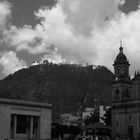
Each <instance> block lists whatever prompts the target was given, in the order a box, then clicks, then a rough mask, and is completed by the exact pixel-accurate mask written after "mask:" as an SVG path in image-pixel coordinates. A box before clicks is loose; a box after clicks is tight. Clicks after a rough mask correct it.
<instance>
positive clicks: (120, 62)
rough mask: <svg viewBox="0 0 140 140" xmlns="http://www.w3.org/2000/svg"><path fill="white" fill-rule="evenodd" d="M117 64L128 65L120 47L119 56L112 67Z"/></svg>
mask: <svg viewBox="0 0 140 140" xmlns="http://www.w3.org/2000/svg"><path fill="white" fill-rule="evenodd" d="M117 64H127V65H129V62H128V60H127V57H126V56H125V54H124V53H123V48H122V47H120V52H119V54H118V55H117V57H116V59H115V61H114V65H117Z"/></svg>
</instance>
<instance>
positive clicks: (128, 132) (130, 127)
mask: <svg viewBox="0 0 140 140" xmlns="http://www.w3.org/2000/svg"><path fill="white" fill-rule="evenodd" d="M113 66H114V81H113V82H112V137H113V138H115V137H119V139H120V140H128V139H135V140H140V74H139V72H137V73H135V76H134V78H132V79H131V78H130V76H129V66H130V64H129V61H128V59H127V57H126V56H125V54H124V53H123V48H122V45H121V47H120V52H119V54H118V55H117V57H116V59H115V61H114V64H113Z"/></svg>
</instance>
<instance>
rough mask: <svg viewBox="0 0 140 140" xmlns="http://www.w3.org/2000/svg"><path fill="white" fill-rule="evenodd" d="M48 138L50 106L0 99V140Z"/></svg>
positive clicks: (49, 131) (39, 139)
mask: <svg viewBox="0 0 140 140" xmlns="http://www.w3.org/2000/svg"><path fill="white" fill-rule="evenodd" d="M50 138H51V105H50V104H45V103H37V102H27V101H19V100H11V99H2V98H0V140H29V139H30V140H31V139H32V140H47V139H50Z"/></svg>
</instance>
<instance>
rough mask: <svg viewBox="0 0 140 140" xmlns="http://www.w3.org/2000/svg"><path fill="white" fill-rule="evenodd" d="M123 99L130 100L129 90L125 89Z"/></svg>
mask: <svg viewBox="0 0 140 140" xmlns="http://www.w3.org/2000/svg"><path fill="white" fill-rule="evenodd" d="M123 97H125V98H130V91H129V90H128V89H125V91H124V93H123Z"/></svg>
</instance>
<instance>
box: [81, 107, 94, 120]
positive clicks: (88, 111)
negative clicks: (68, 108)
mask: <svg viewBox="0 0 140 140" xmlns="http://www.w3.org/2000/svg"><path fill="white" fill-rule="evenodd" d="M94 112H95V108H86V109H85V111H84V112H82V118H83V119H86V118H87V117H90V116H91V114H93V113H94Z"/></svg>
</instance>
